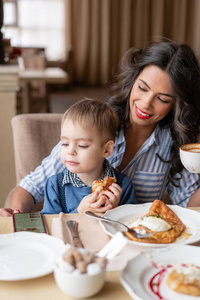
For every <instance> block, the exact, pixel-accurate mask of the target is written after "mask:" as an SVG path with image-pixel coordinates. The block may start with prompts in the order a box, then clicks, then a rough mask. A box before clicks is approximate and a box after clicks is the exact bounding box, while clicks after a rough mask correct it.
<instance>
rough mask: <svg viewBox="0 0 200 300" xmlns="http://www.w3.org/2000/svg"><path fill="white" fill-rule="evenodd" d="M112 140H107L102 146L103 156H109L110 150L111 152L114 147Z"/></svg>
mask: <svg viewBox="0 0 200 300" xmlns="http://www.w3.org/2000/svg"><path fill="white" fill-rule="evenodd" d="M114 144H115V143H114V141H113V140H109V141H108V142H107V143H106V144H105V146H104V157H109V156H110V155H111V154H112V152H113V148H114Z"/></svg>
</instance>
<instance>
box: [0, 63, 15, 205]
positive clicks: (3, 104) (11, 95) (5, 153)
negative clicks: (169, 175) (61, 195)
mask: <svg viewBox="0 0 200 300" xmlns="http://www.w3.org/2000/svg"><path fill="white" fill-rule="evenodd" d="M5 68H6V67H0V207H3V206H4V203H5V200H6V197H7V195H8V193H9V191H10V190H11V189H12V188H13V187H14V186H15V182H16V178H15V162H14V149H13V137H12V129H11V118H12V117H13V116H14V115H15V114H16V109H15V107H16V90H17V88H18V83H17V81H18V73H16V70H15V69H14V70H11V71H12V72H11V71H10V72H11V80H9V76H8V75H9V74H7V71H6V73H5ZM6 70H7V68H6ZM8 70H9V69H8Z"/></svg>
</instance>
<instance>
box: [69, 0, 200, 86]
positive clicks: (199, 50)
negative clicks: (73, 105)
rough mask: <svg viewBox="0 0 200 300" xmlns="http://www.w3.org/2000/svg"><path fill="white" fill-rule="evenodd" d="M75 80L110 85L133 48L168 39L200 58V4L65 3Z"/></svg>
mask: <svg viewBox="0 0 200 300" xmlns="http://www.w3.org/2000/svg"><path fill="white" fill-rule="evenodd" d="M65 4H66V5H65V10H66V14H65V15H66V49H68V50H72V58H71V59H72V61H71V66H72V79H73V80H74V81H75V82H79V83H84V84H93V85H105V84H106V83H107V82H108V81H109V80H110V77H111V75H112V74H113V73H115V72H116V71H117V67H118V64H119V61H120V59H121V57H122V56H123V54H124V53H125V52H126V51H127V50H128V49H129V48H130V47H144V46H145V45H146V44H148V43H149V42H150V41H160V40H161V38H162V37H165V38H167V39H170V40H173V41H175V42H177V43H186V44H188V45H189V46H190V47H192V49H193V50H194V52H195V54H196V55H197V56H198V57H200V0H65Z"/></svg>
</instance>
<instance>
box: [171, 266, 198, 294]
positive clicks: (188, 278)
mask: <svg viewBox="0 0 200 300" xmlns="http://www.w3.org/2000/svg"><path fill="white" fill-rule="evenodd" d="M166 282H167V285H168V286H169V288H170V289H172V290H174V291H176V292H178V293H181V294H186V295H190V296H196V297H198V296H200V267H198V266H195V265H193V264H182V265H178V266H177V267H176V268H174V269H173V270H172V272H171V273H170V274H169V276H168V277H167V281H166Z"/></svg>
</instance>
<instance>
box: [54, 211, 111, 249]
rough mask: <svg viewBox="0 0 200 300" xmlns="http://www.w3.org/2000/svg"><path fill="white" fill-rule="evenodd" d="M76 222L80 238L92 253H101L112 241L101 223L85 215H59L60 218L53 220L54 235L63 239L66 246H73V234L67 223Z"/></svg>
mask: <svg viewBox="0 0 200 300" xmlns="http://www.w3.org/2000/svg"><path fill="white" fill-rule="evenodd" d="M69 220H75V221H76V222H77V223H78V232H79V238H80V240H81V241H82V243H83V246H84V248H85V249H88V250H90V251H92V252H99V251H100V250H101V249H102V248H103V246H105V244H106V243H107V242H108V241H109V240H110V237H109V236H108V235H107V234H106V233H105V232H104V230H103V229H102V227H101V225H100V224H99V221H98V220H96V219H94V218H89V217H87V216H86V215H85V214H84V215H82V214H71V215H69V214H68V215H66V214H64V213H62V212H61V213H60V214H59V218H53V223H52V235H53V236H56V237H59V238H61V239H62V240H63V241H64V243H65V244H67V243H69V244H72V239H71V234H70V231H69V228H68V226H67V221H69Z"/></svg>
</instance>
